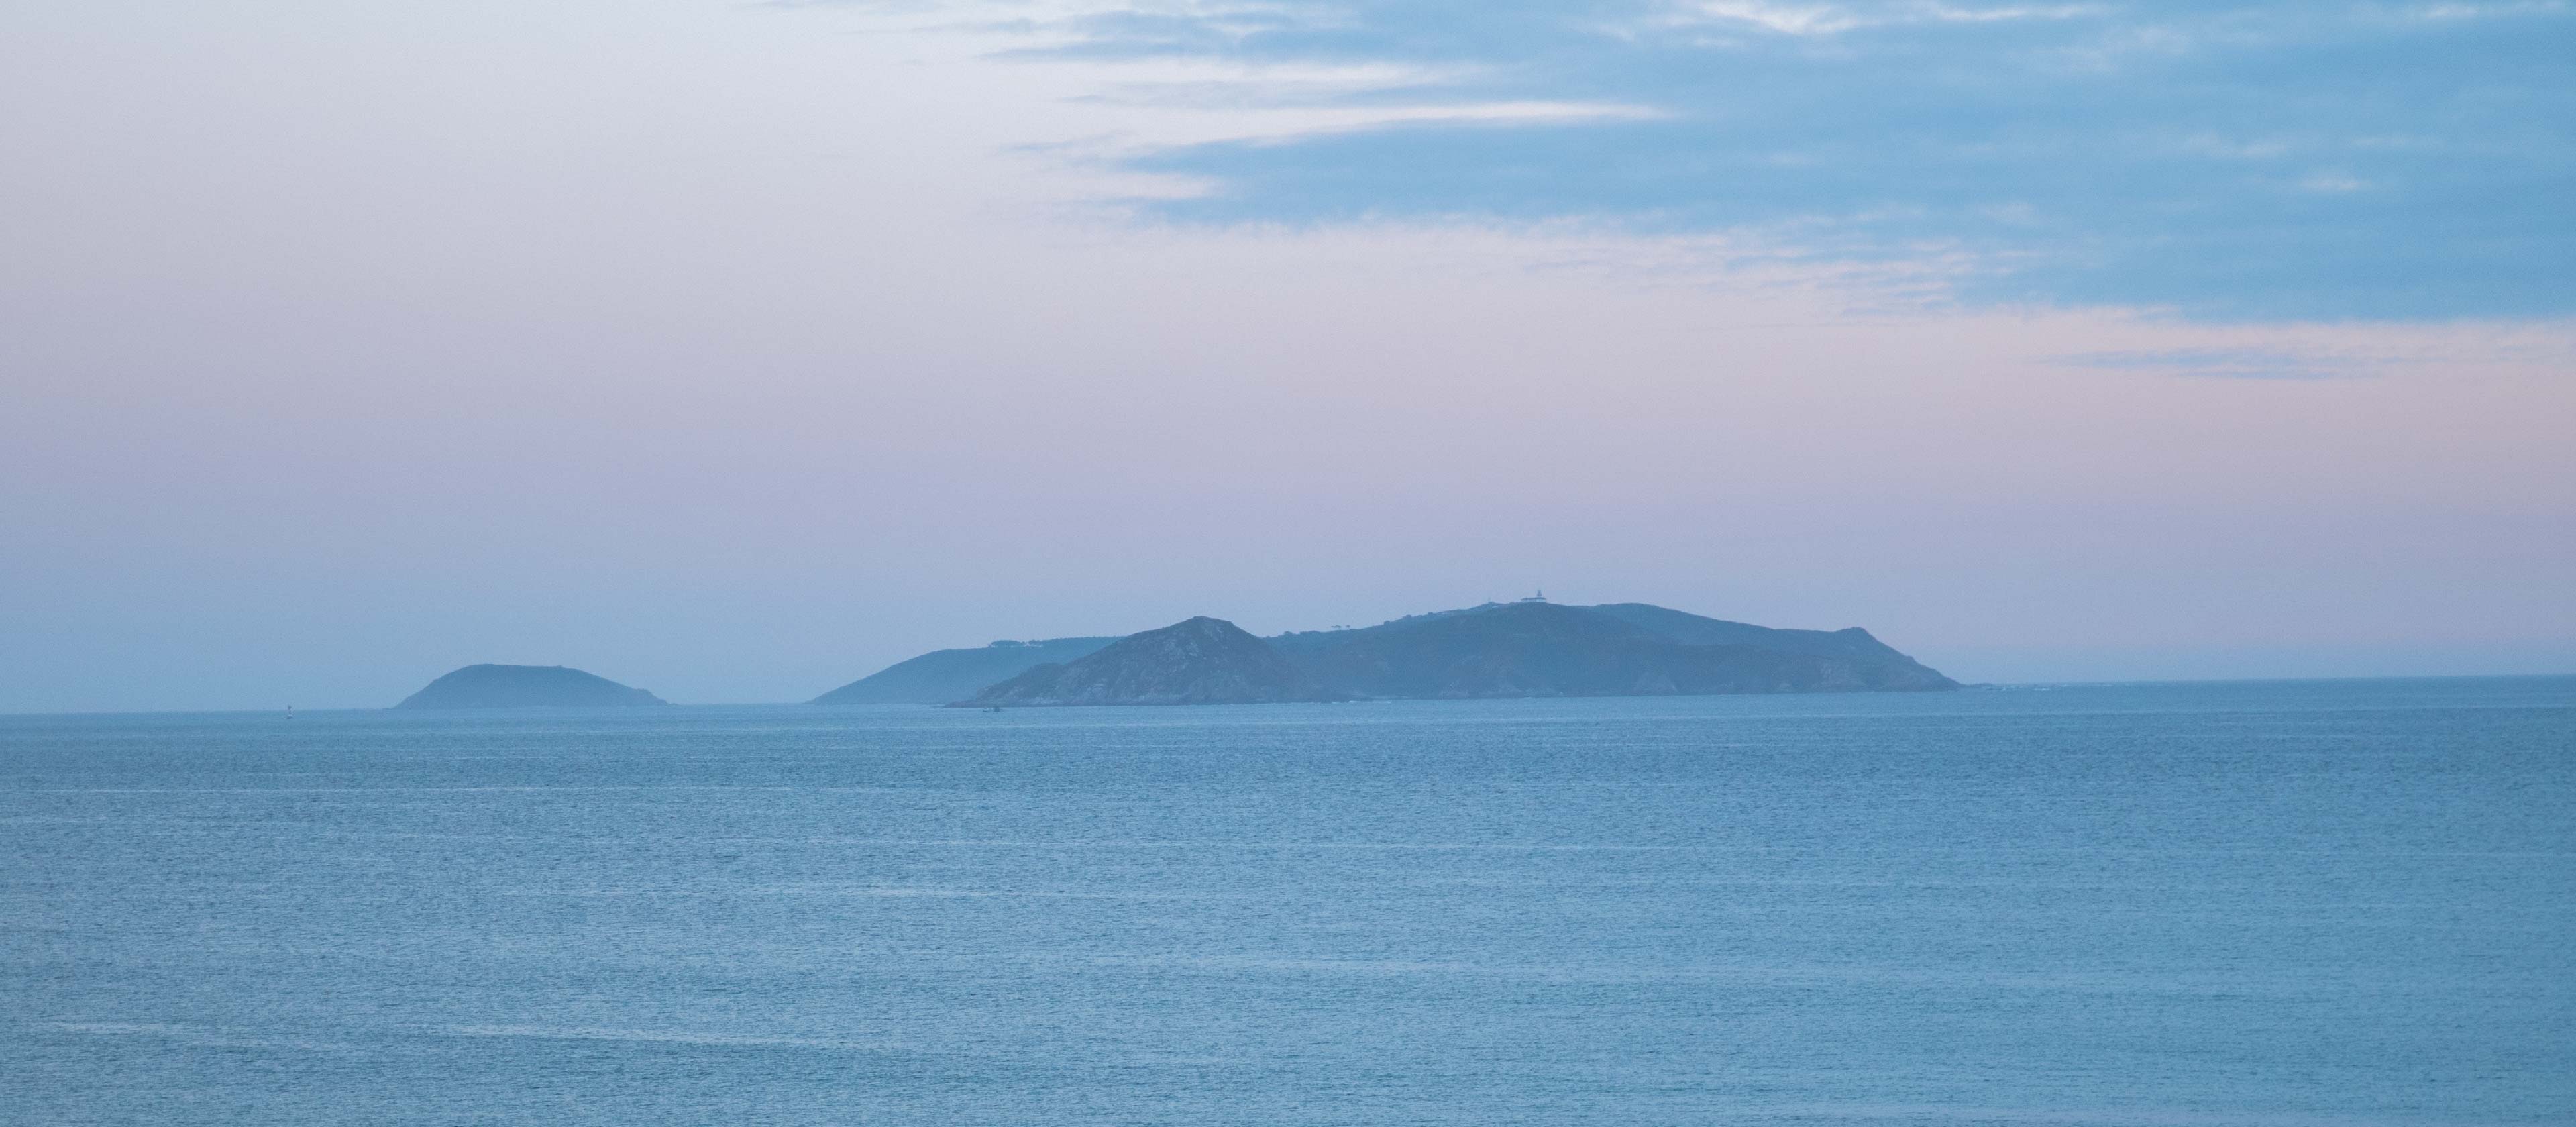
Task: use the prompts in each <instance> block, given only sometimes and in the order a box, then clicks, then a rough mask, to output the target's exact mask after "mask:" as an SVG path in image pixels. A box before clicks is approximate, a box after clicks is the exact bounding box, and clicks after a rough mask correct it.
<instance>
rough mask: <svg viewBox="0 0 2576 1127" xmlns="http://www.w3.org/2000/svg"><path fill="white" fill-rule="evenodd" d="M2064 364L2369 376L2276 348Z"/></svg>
mask: <svg viewBox="0 0 2576 1127" xmlns="http://www.w3.org/2000/svg"><path fill="white" fill-rule="evenodd" d="M2058 360H2059V362H2060V363H2064V364H2071V365H2074V366H2076V367H2081V368H2102V369H2108V370H2111V371H2137V372H2155V373H2159V374H2163V375H2176V376H2203V377H2211V378H2220V379H2240V380H2320V379H2338V378H2349V377H2353V376H2362V375H2367V374H2369V373H2368V372H2367V371H2366V370H2364V369H2363V368H2361V367H2359V366H2358V365H2355V364H2353V363H2351V362H2339V361H2336V360H2333V359H2327V358H2321V357H2318V356H2313V355H2306V354H2302V353H2297V352H2289V351H2283V350H2280V349H2270V348H2163V349H2135V350H2127V351H2110V352H2078V353H2072V354H2069V355H2066V356H2061V357H2058Z"/></svg>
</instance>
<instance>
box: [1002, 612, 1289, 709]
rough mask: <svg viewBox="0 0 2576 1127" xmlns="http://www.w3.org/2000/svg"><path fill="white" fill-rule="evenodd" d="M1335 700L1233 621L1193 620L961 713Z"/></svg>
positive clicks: (1046, 674) (1133, 638) (1047, 670)
mask: <svg viewBox="0 0 2576 1127" xmlns="http://www.w3.org/2000/svg"><path fill="white" fill-rule="evenodd" d="M1327 699H1332V694H1330V693H1327V692H1325V691H1324V690H1323V689H1321V688H1319V687H1317V686H1316V684H1315V683H1314V681H1313V680H1312V679H1310V678H1309V677H1307V676H1306V674H1305V673H1304V672H1303V671H1302V670H1300V669H1299V668H1298V667H1297V666H1296V665H1295V664H1293V663H1291V662H1289V661H1288V659H1287V658H1285V657H1282V656H1281V655H1280V654H1279V651H1277V650H1275V649H1272V648H1271V646H1270V644H1269V643H1267V642H1264V641H1262V640H1261V639H1259V638H1256V637H1253V636H1252V635H1250V634H1247V633H1245V632H1244V631H1243V630H1242V629H1241V628H1240V627H1237V626H1236V625H1235V624H1233V623H1231V622H1227V621H1224V620H1222V619H1215V618H1204V617H1202V618H1193V619H1190V620H1188V621H1186V622H1180V623H1175V624H1173V625H1170V626H1166V627H1163V628H1162V629H1160V630H1148V631H1145V632H1144V633H1141V634H1132V635H1129V636H1128V637H1125V638H1122V639H1119V640H1118V641H1116V642H1113V643H1111V644H1110V645H1108V646H1107V647H1105V648H1103V649H1101V650H1100V651H1099V652H1097V653H1093V654H1091V655H1089V656H1087V657H1081V658H1077V659H1075V660H1073V661H1070V662H1065V663H1062V664H1047V665H1041V666H1038V667H1037V668H1034V669H1031V670H1028V671H1027V672H1024V673H1021V674H1019V675H1018V676H1015V677H1012V678H1010V679H1009V680H1006V681H1003V682H1001V683H1000V684H997V685H994V686H992V687H991V688H988V689H985V690H984V691H982V692H980V693H977V694H975V695H974V696H973V697H972V698H969V699H967V700H963V701H959V702H957V703H958V706H959V707H993V706H1006V707H1026V706H1032V705H1078V704H1270V703H1279V702H1285V701H1314V700H1327Z"/></svg>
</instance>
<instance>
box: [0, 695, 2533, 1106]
mask: <svg viewBox="0 0 2576 1127" xmlns="http://www.w3.org/2000/svg"><path fill="white" fill-rule="evenodd" d="M2571 812H2576V679H2570V678H2546V679H2499V680H2460V681H2415V682H2342V683H2306V684H2298V683H2277V684H2213V685H2166V686H2144V687H2088V688H2072V689H2065V690H2060V691H2054V692H1995V693H1975V692H1971V693H1956V694H1937V695H1915V696H1907V695H1891V696H1818V697H1764V698H1700V699H1621V700H1563V701H1494V702H1473V703H1427V702H1415V703H1404V704H1389V705H1346V706H1280V707H1267V708H1208V709H1159V710H1157V709H1124V710H1115V709H1113V710H1063V711H1045V710H1036V711H1024V712H1012V713H1006V714H1002V715H998V716H997V715H991V714H985V713H974V712H955V711H942V710H937V709H926V708H893V707H888V708H865V709H851V710H824V709H793V708H768V709H731V710H727V709H697V708H677V709H659V710H628V711H623V712H616V713H569V714H551V715H549V714H515V715H510V714H505V715H448V716H425V715H420V714H403V713H337V714H323V715H317V716H311V717H306V718H303V719H299V720H295V721H291V722H290V721H287V720H285V719H283V718H282V717H278V716H268V715H245V714H230V715H197V716H169V715H164V716H83V717H5V718H0V998H5V999H7V1005H6V1006H5V1008H0V1121H5V1122H10V1123H30V1124H33V1123H45V1124H54V1125H73V1124H128V1123H175V1122H185V1123H194V1124H288V1123H292V1124H336V1123H347V1124H361V1123H363V1124H430V1123H533V1122H556V1123H615V1124H700V1123H731V1124H822V1123H871V1122H884V1123H908V1124H1090V1123H1100V1124H1107V1123H1122V1124H1124V1123H1239V1124H1327V1123H1329V1124H1383V1123H1409V1124H1449V1123H1456V1124H1467V1123H1477V1124H1486V1123H1515V1122H1526V1123H1571V1122H1597V1123H1618V1124H1704V1123H1713V1122H1724V1123H1759V1124H1789V1123H1797V1124H1836V1123H1886V1122H1959V1121H1981V1122H1992V1121H2011V1122H2020V1123H2030V1124H2140V1123H2157V1124H2171V1123H2219V1122H2223V1123H2295V1124H2317V1123H2338V1124H2417V1123H2443V1124H2508V1123H2550V1122H2566V1121H2567V1120H2568V1118H2569V1117H2570V1115H2571V1114H2576V819H2571V817H2570V814H2571Z"/></svg>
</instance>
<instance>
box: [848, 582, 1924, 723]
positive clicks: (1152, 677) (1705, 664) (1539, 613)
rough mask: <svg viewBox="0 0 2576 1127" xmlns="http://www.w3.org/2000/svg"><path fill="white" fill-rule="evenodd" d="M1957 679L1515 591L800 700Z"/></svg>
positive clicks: (1396, 693) (1838, 688) (933, 668)
mask: <svg viewBox="0 0 2576 1127" xmlns="http://www.w3.org/2000/svg"><path fill="white" fill-rule="evenodd" d="M979 678H980V679H981V680H978V679H979ZM1959 687H1960V686H1959V683H1958V682H1956V681H1953V680H1951V679H1950V678H1948V677H1945V676H1943V675H1942V674H1941V673H1940V672H1939V671H1938V670H1935V669H1932V668H1930V667H1928V666H1925V665H1923V664H1922V663H1920V662H1917V661H1915V660H1914V659H1913V658H1911V657H1908V656H1906V655H1905V654H1903V653H1901V652H1898V651H1897V650H1896V649H1895V648H1894V647H1891V646H1889V645H1887V644H1886V643H1884V642H1881V641H1879V640H1878V638H1877V637H1875V636H1873V635H1872V634H1870V632H1869V631H1867V630H1864V629H1861V628H1859V627H1856V626H1855V627H1847V628H1844V629H1840V630H1787V629H1777V628H1773V627H1768V626H1756V625H1753V624H1751V623H1746V622H1733V621H1728V620H1726V619H1720V618H1709V617H1705V616H1702V615H1696V614H1691V613H1688V612H1685V611H1678V610H1673V609H1670V608H1667V607H1659V606H1655V605H1652V604H1649V603H1607V604H1603V605H1599V606H1567V605H1560V604H1556V603H1551V602H1548V601H1546V600H1545V599H1543V598H1530V599H1523V600H1520V601H1518V602H1512V603H1485V604H1481V605H1478V606H1472V607H1464V608H1460V609H1457V610H1446V611H1434V612H1431V613H1428V614H1417V615H1408V616H1406V617H1403V618H1399V619H1395V620H1392V621H1389V622H1384V623H1380V624H1378V625H1376V626H1367V627H1359V628H1350V627H1339V628H1335V629H1332V630H1309V631H1299V632H1292V633H1287V634H1281V635H1278V636H1276V637H1271V638H1259V637H1255V636H1253V635H1252V634H1250V633H1249V632H1247V631H1244V630H1242V629H1241V628H1239V627H1236V626H1235V625H1234V624H1232V623H1230V622H1226V621H1224V620H1222V619H1216V618H1205V617H1201V618H1192V619H1189V620H1187V621H1185V622H1180V623H1176V624H1174V625H1171V626H1166V627H1162V628H1160V629H1157V630H1148V631H1146V632H1144V633H1141V634H1135V635H1131V636H1128V637H1126V638H1058V639H1052V640H1048V641H1039V642H996V643H993V644H992V645H990V646H986V647H982V648H980V649H957V650H940V651H937V652H934V653H928V654H923V655H921V656H920V657H916V658H912V659H910V660H908V661H905V662H901V663H898V664H896V665H894V666H891V667H889V668H887V669H885V670H883V671H880V672H878V673H876V674H873V675H871V676H868V677H865V678H862V679H860V680H858V681H854V682H852V683H850V684H848V685H845V686H842V687H841V688H839V689H835V690H833V691H832V692H829V693H826V694H824V695H823V696H822V697H819V698H817V699H816V700H815V702H814V703H817V704H859V703H877V704H890V703H913V704H949V705H953V706H956V707H977V708H997V707H1023V706H1058V705H1076V704H1255V703H1289V702H1299V701H1336V700H1401V699H1434V700H1438V699H1472V698H1492V697H1557V696H1689V695H1708V694H1731V693H1820V692H1935V691H1943V690H1950V689H1956V688H1959Z"/></svg>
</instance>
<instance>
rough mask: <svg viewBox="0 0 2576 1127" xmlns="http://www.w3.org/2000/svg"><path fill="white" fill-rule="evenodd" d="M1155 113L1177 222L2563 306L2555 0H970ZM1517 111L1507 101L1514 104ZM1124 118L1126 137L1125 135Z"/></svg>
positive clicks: (2148, 294) (2243, 303)
mask: <svg viewBox="0 0 2576 1127" xmlns="http://www.w3.org/2000/svg"><path fill="white" fill-rule="evenodd" d="M942 11H944V12H945V13H946V14H947V15H948V16H949V17H952V18H959V19H971V20H975V21H982V23H983V26H985V27H987V28H991V29H1007V30H999V31H995V32H994V34H997V35H1000V36H1001V37H1002V38H1001V43H1002V44H1003V46H1002V49H1004V50H1007V51H1010V52H1014V53H1016V56H1017V57H1024V58H1029V59H1032V60H1044V61H1046V62H1047V63H1049V64H1050V65H1072V66H1088V67H1092V68H1095V70H1096V79H1097V82H1096V85H1095V87H1094V91H1093V93H1092V94H1091V95H1090V97H1092V98H1094V99H1096V100H1097V101H1098V102H1100V103H1101V104H1103V105H1104V106H1106V105H1117V106H1123V107H1130V108H1133V107H1151V108H1153V109H1156V110H1159V111H1166V112H1168V113H1169V114H1171V115H1174V116H1175V118H1176V119H1177V118H1179V117H1186V116H1189V115H1196V117H1195V118H1194V119H1193V120H1194V121H1195V122H1196V124H1194V125H1193V127H1192V128H1190V129H1187V130H1179V131H1174V132H1170V133H1158V134H1153V135H1152V137H1151V138H1150V139H1144V140H1140V141H1139V142H1138V143H1136V144H1134V145H1132V146H1130V147H1129V148H1128V149H1127V150H1126V152H1125V153H1124V155H1122V156H1121V157H1120V158H1118V159H1120V160H1121V161H1123V162H1124V164H1125V166H1126V170H1127V171H1129V172H1133V173H1138V174H1143V175H1146V176H1150V177H1156V178H1162V179H1166V180H1169V181H1174V182H1186V183H1189V184H1192V185H1196V186H1197V188H1196V189H1195V190H1193V191H1191V192H1188V193H1181V194H1173V195H1170V196H1168V197H1166V198H1163V199H1161V200H1159V201H1156V202H1152V203H1150V204H1149V205H1148V206H1146V207H1144V208H1143V209H1142V210H1141V212H1140V214H1143V215H1147V216H1151V217H1156V218H1159V219H1162V220H1165V221H1170V222H1178V223H1192V224H1196V223H1209V224H1231V223H1240V222H1254V223H1275V222H1287V223H1296V224H1311V223H1330V222H1335V221H1341V220H1350V219H1361V218H1366V219H1368V220H1370V221H1384V220H1388V219H1398V220H1400V219H1403V218H1405V217H1408V216H1412V217H1420V218H1423V219H1425V220H1447V219H1451V218H1456V217H1481V218H1484V219H1490V220H1498V221H1504V222H1526V221H1546V220H1580V221H1587V222H1594V223H1607V224H1614V225H1621V226H1625V227H1628V228H1630V229H1632V230H1635V231H1639V232H1645V233H1658V232H1662V233H1673V234H1728V233H1743V232H1757V231H1760V232H1771V231H1783V230H1797V231H1800V232H1802V233H1803V237H1806V238H1809V239H1811V240H1812V242H1811V243H1810V246H1811V247H1812V248H1814V249H1815V250H1816V251H1817V252H1818V253H1820V254H1827V255H1845V256H1852V257H1856V258H1860V259H1876V258H1886V257H1901V256H1905V255H1909V254H1915V253H1919V251H1918V248H1923V247H1933V248H1938V253H1940V254H1942V255H1944V256H1948V257H1965V258H1967V259H1970V260H1973V261H1975V262H1976V263H1978V264H1979V268H1978V269H1975V270H1972V271H1969V272H1968V273H1967V274H1965V275H1962V282H1961V288H1960V289H1959V290H1958V291H1957V295H1956V296H1958V297H1960V298H1962V299H1965V300H1968V301H1971V302H2003V303H2042V304H2061V305H2088V304H2112V305H2122V306H2130V307H2145V308H2157V309H2166V310H2172V311H2177V312H2179V313H2182V314H2184V315H2187V316H2191V317H2195V318H2201V319H2213V320H2266V319H2310V320H2352V319H2364V320H2384V319H2395V320H2433V319H2447V318H2456V317H2463V316H2468V317H2513V316H2535V315H2537V316H2554V315H2563V314H2567V313H2571V312H2576V272H2571V271H2568V270H2566V269H2564V267H2563V265H2562V264H2563V263H2565V262H2568V261H2576V210H2571V209H2570V208H2568V207H2567V206H2566V204H2565V201H2566V200H2567V199H2569V198H2571V197H2576V50H2571V49H2570V44H2576V7H2571V5H2569V4H2567V3H2564V2H2560V0H2546V2H2542V0H2523V2H2511V0H2497V2H2489V3H2475V2H2451V3H2431V4H2411V5H2409V4H2389V3H2384V2H2376V0H2332V2H2327V3H2319V4H2310V5H2279V4H2270V3H2260V2H2255V0H2175V2H2172V3H2160V4H2152V5H2150V4H2145V3H2137V2H2130V0H2116V2H2115V0H2104V2H2099V3H2032V2H2027V0H2024V2H2018V3H1980V2H1975V0H1684V2H1675V0H1586V2H1578V3H1574V4H1565V5H1520V4H1495V3H1491V2H1490V0H1476V2H1470V0H1414V2H1409V3H1397V2H1395V0H1336V2H1331V3H1324V2H1302V0H1279V2H1273V3H1194V2H1171V3H1113V2H1101V0H1044V2H1036V3H1026V4H1014V3H976V4H971V5H966V6H957V7H948V8H943V9H942ZM1502 127H1507V128H1502ZM1138 136H1140V137H1143V136H1144V135H1143V134H1138Z"/></svg>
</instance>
